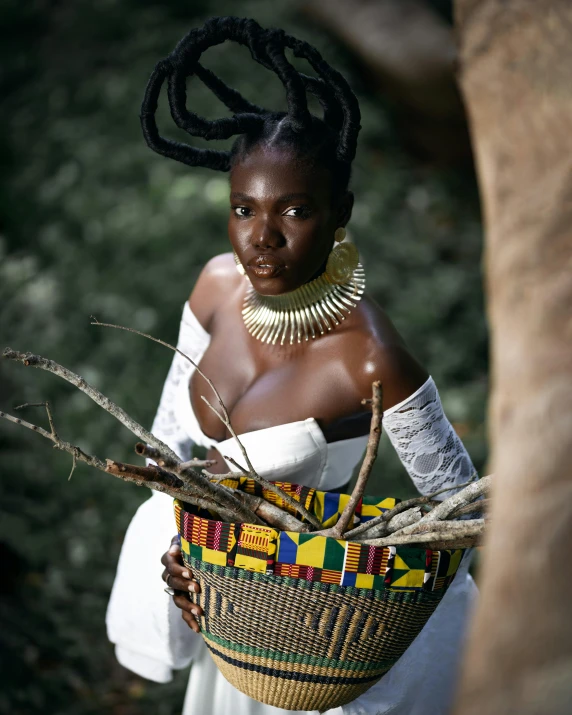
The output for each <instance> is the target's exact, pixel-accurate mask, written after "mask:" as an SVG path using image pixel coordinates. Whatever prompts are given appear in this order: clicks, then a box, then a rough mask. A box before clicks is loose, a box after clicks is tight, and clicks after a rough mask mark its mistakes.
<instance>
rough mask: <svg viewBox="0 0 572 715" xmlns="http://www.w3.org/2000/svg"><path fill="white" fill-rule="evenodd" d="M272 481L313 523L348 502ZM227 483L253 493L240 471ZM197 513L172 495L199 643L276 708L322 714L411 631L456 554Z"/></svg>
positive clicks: (374, 511)
mask: <svg viewBox="0 0 572 715" xmlns="http://www.w3.org/2000/svg"><path fill="white" fill-rule="evenodd" d="M225 483H227V482H225ZM278 484H279V485H280V486H281V487H282V488H284V489H286V490H287V491H288V492H289V493H290V494H291V495H292V496H294V497H296V498H297V499H298V500H299V501H301V502H302V503H303V504H304V505H305V506H306V508H308V509H309V510H310V511H312V512H313V513H314V514H316V516H317V517H318V518H319V519H320V521H321V522H322V523H323V524H324V527H328V526H332V525H333V524H334V523H335V522H336V520H337V519H338V517H339V515H340V513H341V511H342V510H343V508H344V506H345V504H346V503H347V500H348V499H349V496H348V495H346V494H333V493H328V492H319V491H316V490H314V489H309V488H307V487H301V486H297V485H293V484H285V483H278ZM228 485H229V486H233V487H237V486H238V487H239V488H242V489H243V490H244V491H247V492H249V493H252V494H261V493H262V492H261V490H260V487H259V486H258V485H256V484H254V482H252V481H251V480H247V479H241V480H239V481H236V482H232V483H231V482H230V481H229V482H228ZM265 496H266V497H267V498H268V499H269V500H271V501H273V502H274V503H275V504H278V505H279V506H281V507H283V508H286V507H285V505H284V504H283V503H281V500H280V499H277V498H276V497H275V495H273V494H270V493H265ZM395 503H396V500H395V499H377V498H375V497H364V499H363V503H362V504H360V505H359V507H358V509H357V511H356V516H357V517H358V518H359V519H360V521H361V522H364V521H366V520H368V519H372V518H374V517H375V516H377V515H378V514H381V513H382V512H383V511H385V510H387V509H391V508H392V507H393V506H395ZM204 514H205V513H204V512H198V511H197V510H196V509H194V507H190V506H188V505H186V504H184V503H181V502H179V501H177V500H176V501H175V515H176V519H177V527H178V531H179V534H180V535H181V545H182V552H183V559H184V562H185V564H186V565H187V566H188V567H189V568H190V569H192V571H193V574H194V577H195V578H196V579H197V581H198V582H199V584H200V587H201V593H200V595H198V596H193V598H194V600H195V602H196V603H198V604H199V605H200V606H202V608H203V609H204V614H205V615H204V617H203V618H201V619H200V625H201V633H202V636H203V638H204V641H205V643H206V645H207V647H208V649H209V651H210V653H211V655H212V657H213V659H214V661H215V663H216V665H217V667H218V668H219V670H220V671H221V673H222V674H223V675H224V677H225V678H226V679H227V680H228V681H229V682H230V683H231V684H232V685H234V687H235V688H237V689H238V690H240V691H241V692H243V693H245V694H246V695H248V696H250V697H251V698H254V699H255V700H259V701H260V702H263V703H267V704H268V705H274V706H276V707H280V708H285V709H287V710H321V711H323V710H328V709H329V708H334V707H337V706H339V705H344V704H345V703H348V702H350V701H352V700H354V699H355V698H357V697H358V696H359V695H361V694H362V693H364V692H365V691H366V690H368V688H370V687H371V686H372V685H374V683H376V682H377V681H378V680H379V678H381V676H382V675H383V674H384V673H386V672H387V671H388V670H389V668H391V666H392V665H393V664H394V663H395V662H396V661H397V659H398V658H399V657H400V656H401V655H402V653H403V652H404V651H405V650H406V648H407V647H408V646H409V645H410V644H411V642H412V641H413V639H414V638H415V637H416V636H417V634H418V633H419V632H420V631H421V629H422V628H423V626H424V625H425V623H426V622H427V620H428V618H429V617H430V616H431V614H432V613H433V611H434V610H435V608H436V607H437V605H438V604H439V602H440V601H441V598H442V597H443V595H444V594H445V591H446V590H447V587H448V586H449V584H450V583H451V581H452V580H453V577H454V575H455V573H456V571H457V567H458V566H459V563H460V560H461V557H462V555H463V551H462V550H460V549H458V550H449V551H431V550H427V549H422V548H411V547H401V546H398V547H392V546H391V547H385V548H378V547H373V546H367V545H362V544H358V543H355V542H348V541H343V540H338V539H333V538H329V537H323V536H313V535H312V534H297V533H294V532H286V531H283V532H279V531H277V530H275V529H272V528H268V527H260V526H254V525H252V524H227V523H224V522H221V521H216V520H214V519H213V518H212V517H211V516H210V514H208V512H206V514H207V516H208V518H205V516H204Z"/></svg>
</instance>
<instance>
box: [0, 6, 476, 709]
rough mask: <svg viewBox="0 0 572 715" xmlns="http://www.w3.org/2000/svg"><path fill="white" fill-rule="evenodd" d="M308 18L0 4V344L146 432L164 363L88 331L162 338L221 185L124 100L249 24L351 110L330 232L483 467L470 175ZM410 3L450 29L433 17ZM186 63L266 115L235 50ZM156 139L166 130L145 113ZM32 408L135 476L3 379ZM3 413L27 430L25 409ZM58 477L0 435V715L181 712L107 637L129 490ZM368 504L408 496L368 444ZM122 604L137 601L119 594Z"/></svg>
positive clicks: (54, 387)
mask: <svg viewBox="0 0 572 715" xmlns="http://www.w3.org/2000/svg"><path fill="white" fill-rule="evenodd" d="M310 5H311V3H303V2H293V1H290V2H286V1H285V0H274V1H273V2H272V3H270V2H266V3H262V2H256V0H246V1H243V2H241V3H240V4H239V5H238V4H237V3H236V2H234V3H233V2H230V0H222V1H217V2H214V1H208V0H198V1H195V2H193V3H183V2H176V1H175V0H163V1H162V2H158V0H102V1H101V2H98V3H93V2H88V1H87V0H75V2H70V1H69V0H67V1H64V0H61V1H59V2H52V1H50V0H30V2H26V3H22V2H18V1H17V0H4V2H3V3H2V7H1V10H0V12H1V15H2V23H1V27H2V29H1V30H0V37H1V42H0V59H1V62H0V65H1V67H2V75H1V78H0V82H1V92H2V93H1V96H2V108H3V112H2V115H1V118H0V122H1V127H0V159H1V166H2V175H1V177H0V220H1V225H0V338H1V340H0V346H1V347H5V346H8V345H9V346H11V347H13V348H15V349H18V350H22V351H26V350H29V351H33V352H36V353H40V354H42V355H44V356H47V357H51V358H53V359H54V360H56V361H58V362H60V363H62V364H64V365H66V366H68V367H69V368H71V369H72V370H74V371H75V372H78V373H79V374H81V375H82V376H83V377H84V378H85V379H86V380H87V381H88V382H90V383H92V384H93V385H95V386H96V387H97V388H99V389H100V390H101V391H102V392H103V393H105V394H107V395H108V396H109V397H110V398H111V399H113V400H114V401H115V402H117V403H119V404H120V405H121V406H122V407H124V408H125V409H126V410H127V412H129V413H130V414H132V415H133V416H134V417H135V418H136V419H138V420H139V421H140V422H141V423H142V424H144V425H146V426H150V424H151V422H152V419H153V415H154V411H155V407H156V404H157V401H158V398H159V394H160V391H161V387H162V382H163V379H164V376H165V374H166V372H167V369H168V366H169V363H170V360H171V355H170V353H169V352H168V351H167V350H165V349H164V348H162V347H160V346H158V345H155V344H152V343H150V342H148V341H145V340H142V339H141V338H138V337H136V336H132V335H127V334H123V333H116V332H113V331H105V330H102V329H99V328H95V327H92V326H90V324H89V316H90V315H95V316H97V317H98V319H99V320H102V321H103V320H106V321H109V322H115V323H120V324H124V325H129V326H132V327H135V328H138V329H140V330H143V331H147V332H151V333H153V334H154V335H155V336H157V337H161V338H163V339H166V340H168V341H171V342H173V341H175V339H176V333H177V329H178V323H179V319H180V312H181V308H182V305H183V302H184V301H185V300H186V298H187V297H188V295H189V292H190V290H191V288H192V286H193V283H194V281H195V279H196V277H197V275H198V272H199V271H200V269H201V267H202V266H203V265H204V263H205V262H206V261H207V260H208V259H209V258H210V257H212V256H213V255H215V254H217V253H220V252H223V251H226V250H228V247H227V239H226V216H227V212H228V205H227V187H228V183H227V182H228V179H227V176H226V175H224V174H218V173H214V172H209V171H206V170H201V169H190V168H188V167H185V166H183V165H178V164H176V163H175V162H173V161H169V160H167V159H163V158H162V157H159V156H158V155H156V154H153V153H152V152H151V151H150V150H149V149H148V148H147V147H146V146H145V144H144V141H143V139H142V136H141V131H140V127H139V118H138V113H139V104H140V101H141V98H142V94H143V90H144V87H145V84H146V81H147V78H148V76H149V74H150V72H151V69H152V67H153V65H154V63H155V62H156V61H157V60H158V59H159V58H161V57H163V56H164V55H166V54H167V53H168V52H169V51H170V50H171V49H172V47H173V46H174V45H175V43H176V42H177V41H178V40H179V39H180V37H181V36H182V35H183V34H184V33H185V32H186V31H187V30H188V29H189V28H190V27H192V26H194V25H197V24H200V23H201V22H202V21H203V20H204V19H205V18H207V17H209V16H211V15H224V14H240V15H244V16H251V17H255V18H256V19H257V20H258V21H259V22H260V23H261V24H263V25H277V26H281V27H284V28H285V29H286V30H287V31H289V32H291V33H292V34H295V35H298V36H300V37H302V38H304V39H307V40H309V41H310V42H311V43H313V44H315V45H316V46H317V47H318V49H319V50H320V51H321V52H322V54H323V55H324V57H325V58H326V59H327V60H328V61H329V62H330V63H332V64H333V65H334V66H336V67H337V68H338V69H340V70H341V71H342V72H343V73H344V74H345V76H346V77H347V78H348V80H349V81H350V83H351V85H352V87H353V88H354V90H355V92H356V93H357V95H358V97H359V100H360V104H361V110H362V115H363V119H362V125H363V130H362V132H361V135H360V145H359V151H358V155H357V158H356V161H355V165H354V166H355V168H354V177H353V182H352V188H353V190H354V192H355V194H356V207H355V211H354V216H353V218H352V221H351V223H350V225H349V230H350V232H351V235H352V237H353V238H354V239H355V241H356V243H357V245H358V247H359V249H360V251H361V253H362V258H363V263H364V264H365V267H366V271H367V278H368V286H369V290H370V291H371V293H372V294H373V295H374V296H375V298H376V299H377V300H378V301H379V302H380V304H381V305H382V306H383V307H384V308H385V309H386V310H387V312H388V313H389V315H390V317H391V318H392V319H393V321H394V322H395V323H396V325H397V327H398V329H399V330H400V332H401V333H402V335H403V336H404V337H405V339H406V341H407V343H408V344H409V346H410V348H411V349H412V351H413V353H414V354H415V355H416V356H417V357H418V358H419V359H420V360H421V361H422V362H423V363H424V364H425V365H426V367H427V368H428V370H429V371H430V372H431V374H432V375H433V376H434V378H435V380H436V382H437V385H438V386H439V388H440V392H441V397H442V399H443V403H444V406H445V410H446V412H447V414H448V416H449V418H450V419H451V421H452V422H453V423H454V425H455V428H456V429H457V431H458V432H459V434H460V435H461V437H462V439H463V440H464V442H465V444H466V445H467V447H468V449H469V451H470V453H471V455H472V457H473V459H474V461H475V464H476V466H477V467H478V468H482V466H483V464H484V461H485V459H486V445H485V425H484V413H485V400H486V394H487V337H486V325H485V319H484V314H483V304H482V286H481V271H480V263H481V248H482V246H481V224H480V217H479V207H478V197H477V192H476V186H475V181H474V176H473V170H472V166H471V162H470V160H468V159H467V157H465V158H464V159H462V160H459V157H458V156H456V152H454V151H453V152H452V151H451V142H453V141H454V140H455V139H454V137H453V133H451V134H449V133H447V132H442V133H441V136H440V137H439V141H440V142H441V145H439V144H438V143H437V145H435V143H433V146H432V149H431V151H428V150H427V149H426V147H425V148H424V147H423V146H422V142H419V141H418V137H416V135H415V132H412V131H411V127H412V126H417V125H416V115H415V111H414V110H413V109H412V108H411V106H410V105H408V106H404V105H403V104H402V103H400V99H399V93H397V94H396V93H392V91H390V89H388V91H387V92H386V91H384V85H383V82H378V81H377V77H376V75H375V70H374V68H372V66H371V65H370V66H368V64H367V62H365V63H364V61H363V57H361V58H360V57H359V56H358V55H359V53H356V51H355V48H352V47H351V46H350V44H348V43H347V42H345V41H344V40H343V38H342V37H341V36H340V35H339V34H336V32H335V31H334V30H333V29H332V28H331V27H327V26H326V24H325V23H323V22H321V21H320V16H319V13H318V14H317V13H310V12H309V6H310ZM428 7H429V8H430V10H431V12H433V13H435V16H436V17H438V18H439V22H441V23H443V24H444V25H446V24H447V23H448V22H450V7H449V4H448V3H447V2H437V1H436V2H433V3H430V5H429V6H428ZM204 63H205V64H206V66H208V67H210V68H211V69H213V70H214V71H215V72H216V73H217V74H220V75H221V76H222V77H223V78H224V79H225V80H226V81H227V82H228V83H229V84H231V85H232V86H234V87H237V88H238V89H239V90H240V91H241V92H242V93H243V94H245V95H246V96H247V97H249V98H250V99H252V100H253V101H255V102H257V103H259V104H262V105H265V106H268V107H274V108H279V107H284V93H283V88H282V86H281V84H280V83H279V82H278V80H277V78H276V77H275V76H273V75H271V74H270V73H268V72H267V71H266V70H264V69H263V68H262V67H260V66H258V65H255V64H254V63H253V62H252V60H251V59H250V57H249V55H248V53H247V51H246V50H244V48H240V47H238V46H237V45H229V44H227V45H225V46H221V47H217V48H214V49H212V50H210V51H209V53H208V55H206V56H205V58H204ZM304 71H308V70H307V69H305V70H304ZM189 96H190V101H192V103H193V104H192V106H193V109H195V108H196V109H197V110H198V111H199V113H201V114H204V115H206V116H208V117H217V116H222V115H223V110H222V109H221V106H220V105H219V104H218V102H217V101H216V100H215V99H214V97H212V96H211V95H210V94H209V93H208V92H207V91H206V90H205V89H204V87H202V85H199V84H198V83H192V85H190V88H189ZM160 126H161V128H162V129H163V131H164V132H165V133H166V134H169V135H170V136H178V135H177V134H176V132H175V131H174V130H172V129H171V126H172V122H171V121H170V118H169V116H168V112H167V111H166V110H165V107H164V106H163V108H162V110H161V117H160ZM439 147H440V148H439ZM440 152H441V155H442V156H441V157H440ZM452 157H453V158H452ZM441 158H442V159H443V160H440V159H441ZM324 389H328V386H324ZM332 389H334V386H332ZM39 400H49V401H50V402H51V404H52V407H53V411H54V414H55V421H56V426H57V428H58V431H59V432H60V434H61V436H62V437H63V438H65V439H67V440H69V441H71V442H74V443H77V444H79V445H80V446H81V447H83V448H84V449H85V450H86V451H88V452H91V453H96V454H98V455H99V456H102V457H113V458H115V459H118V460H125V461H132V460H133V458H134V457H133V456H132V455H133V451H132V450H133V444H134V441H135V439H134V438H133V436H132V435H131V434H130V433H129V432H127V431H126V430H125V429H124V428H123V427H121V426H119V425H118V424H117V423H115V422H114V420H113V418H112V417H111V416H109V415H108V414H106V413H104V412H103V411H101V410H100V409H99V408H97V407H96V406H95V405H94V404H93V403H91V402H90V400H89V399H88V398H87V397H86V396H84V395H82V394H80V393H79V392H78V391H77V390H75V389H74V388H72V387H71V386H69V385H67V384H66V383H62V382H61V381H58V380H57V379H56V378H55V377H52V376H50V375H48V374H42V373H40V372H39V371H34V370H24V368H23V367H22V366H20V365H16V364H13V363H9V364H7V363H5V362H0V409H1V410H5V411H6V412H12V411H13V408H14V406H15V405H18V404H20V403H23V402H35V401H39ZM22 417H24V418H25V419H30V421H32V422H38V423H41V424H45V421H46V420H45V414H44V412H43V411H42V410H32V411H30V412H27V413H26V414H25V415H22ZM70 468H71V459H70V458H69V457H68V456H67V455H63V454H61V453H56V452H55V451H53V450H52V449H51V447H50V445H49V444H48V443H47V442H46V441H45V440H43V439H42V438H41V437H39V436H37V435H34V434H32V433H31V432H28V431H26V430H24V429H22V428H18V427H16V426H15V425H12V424H8V423H6V422H3V423H2V424H0V473H1V504H0V558H1V591H2V593H1V595H2V598H1V604H0V638H1V640H2V654H1V657H2V664H1V668H0V712H2V713H10V715H24V714H25V715H28V714H34V715H35V714H36V713H38V714H39V713H42V714H43V715H46V714H48V713H50V714H51V713H58V715H91V714H92V713H93V714H95V713H113V714H114V715H151V714H153V715H171V714H175V713H178V712H180V708H181V704H182V697H183V692H184V687H185V681H186V673H184V672H183V673H178V674H177V676H176V678H175V680H174V681H173V682H172V683H171V684H168V685H161V686H159V685H155V684H153V683H150V682H148V681H143V680H141V679H140V678H138V677H136V676H134V675H133V674H131V673H129V672H128V671H126V670H124V669H123V668H121V667H120V666H119V665H118V664H117V663H116V661H115V659H114V655H113V649H112V646H111V645H110V644H109V643H108V641H107V638H106V633H105V623H104V618H105V608H106V604H107V599H108V596H109V592H110V589H111V584H112V581H113V577H114V571H115V565H116V561H117V556H118V553H119V549H120V546H121V543H122V539H123V535H124V532H125V529H126V527H127V524H128V523H129V520H130V518H131V516H132V515H133V513H134V511H135V509H136V508H137V506H138V505H139V504H140V503H141V502H142V501H143V500H144V499H146V498H147V496H148V493H147V492H146V491H145V490H144V489H141V488H138V487H136V486H132V485H127V484H125V483H121V482H119V481H118V480H115V479H113V478H112V477H111V476H107V475H104V474H101V473H98V472H96V471H93V470H90V469H89V468H87V467H85V466H81V465H80V466H79V467H78V468H77V470H76V471H75V473H74V474H73V477H72V478H71V480H70V481H68V475H69V472H70ZM371 491H372V493H376V494H380V495H381V494H387V495H394V496H400V497H404V496H407V495H409V494H412V493H413V488H412V485H411V483H410V482H409V480H408V478H407V476H406V474H405V472H404V470H403V469H402V467H401V466H400V465H399V463H398V461H397V459H396V458H395V455H394V454H393V453H392V451H391V449H390V448H389V445H388V444H387V443H386V442H385V441H384V443H383V446H382V451H381V456H380V458H379V460H378V463H377V465H376V472H375V478H374V480H373V483H372V485H371ZM173 530H175V529H174V527H173ZM165 546H166V547H167V545H165ZM137 589H138V584H137V583H134V584H133V598H134V599H136V598H137Z"/></svg>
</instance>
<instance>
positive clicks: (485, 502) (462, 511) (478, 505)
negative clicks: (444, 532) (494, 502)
mask: <svg viewBox="0 0 572 715" xmlns="http://www.w3.org/2000/svg"><path fill="white" fill-rule="evenodd" d="M490 503H491V500H490V499H479V500H477V501H474V502H472V503H471V504H465V505H464V506H460V507H459V508H458V509H455V511H453V512H451V514H449V516H448V517H447V519H458V518H459V517H460V516H466V515H467V514H476V513H478V512H483V511H484V512H487V511H488V510H489V509H490Z"/></svg>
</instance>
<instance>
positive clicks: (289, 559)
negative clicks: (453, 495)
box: [174, 479, 464, 591]
mask: <svg viewBox="0 0 572 715" xmlns="http://www.w3.org/2000/svg"><path fill="white" fill-rule="evenodd" d="M226 481H227V482H230V481H231V480H226ZM233 481H234V487H235V488H236V485H237V483H239V488H242V489H244V491H248V492H249V493H255V492H257V493H258V494H260V495H261V496H263V497H264V498H266V497H267V496H269V495H272V496H273V497H275V496H276V495H275V494H274V493H273V492H269V491H267V490H265V489H261V488H260V486H259V485H258V484H256V483H255V482H254V481H253V480H251V479H240V480H233ZM223 483H224V482H223ZM277 484H278V486H280V487H281V488H285V490H286V491H288V492H289V493H290V495H291V496H293V497H294V498H297V499H299V500H300V501H302V502H303V504H304V506H305V507H306V508H307V509H308V510H310V511H311V512H312V513H314V514H315V515H316V516H317V517H318V519H320V521H321V522H322V524H323V526H324V527H327V526H333V525H334V524H335V522H336V521H337V518H338V517H339V515H340V514H341V512H342V511H343V509H344V506H345V504H346V503H347V501H348V499H349V495H347V494H331V493H327V492H320V491H316V490H315V489H307V488H305V487H300V486H299V485H290V484H284V483H277ZM277 501H279V502H281V501H282V500H281V499H277ZM397 502H398V500H396V499H393V498H384V499H378V498H376V497H367V496H365V497H364V498H363V500H362V501H361V502H360V503H359V504H358V507H357V509H356V517H357V519H356V521H355V523H356V524H357V523H360V522H361V523H363V522H365V521H369V519H373V518H375V517H376V516H378V515H379V514H382V513H383V512H384V511H388V510H389V509H392V508H393V507H394V506H395V504H396V503H397ZM364 507H365V510H366V512H367V513H366V515H365V516H362V510H363V509H364ZM174 508H175V519H176V523H177V530H178V532H179V534H180V536H181V547H182V550H183V552H184V554H185V555H186V556H187V557H188V558H189V559H190V558H193V559H197V560H199V561H204V562H206V563H209V564H215V565H217V566H233V567H235V568H241V569H246V570H249V571H256V572H258V573H265V574H267V575H270V574H275V575H276V576H290V577H292V578H301V579H305V580H307V581H319V582H322V583H334V584H338V585H341V586H355V587H356V588H369V589H377V590H385V589H391V590H394V591H397V590H398V591H414V590H416V589H425V590H428V591H435V590H441V589H444V588H447V587H448V586H449V584H450V583H451V581H452V580H453V577H454V576H455V574H456V572H457V568H458V567H459V564H460V562H461V557H462V555H463V553H464V552H463V550H462V549H455V550H452V551H431V550H430V549H420V548H411V547H406V546H398V547H394V546H388V547H383V548H382V547H376V546H370V545H367V544H360V543H357V542H352V541H345V540H343V539H333V538H329V537H324V536H319V535H316V534H299V533H295V532H289V531H282V532H280V531H277V530H276V529H272V528H270V527H264V526H257V525H254V524H228V523H225V522H221V521H217V520H213V519H212V517H211V518H205V517H204V516H199V515H197V514H195V513H193V512H192V511H190V510H189V511H187V510H186V509H185V506H184V504H182V503H181V502H180V501H179V500H175V507H174ZM288 511H293V507H291V506H289V505H288ZM203 513H204V512H203Z"/></svg>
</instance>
